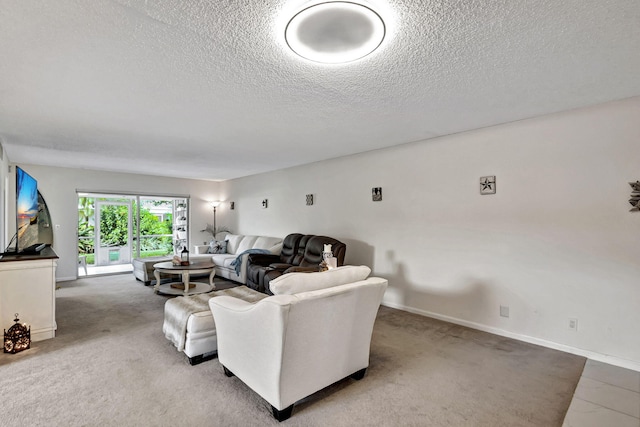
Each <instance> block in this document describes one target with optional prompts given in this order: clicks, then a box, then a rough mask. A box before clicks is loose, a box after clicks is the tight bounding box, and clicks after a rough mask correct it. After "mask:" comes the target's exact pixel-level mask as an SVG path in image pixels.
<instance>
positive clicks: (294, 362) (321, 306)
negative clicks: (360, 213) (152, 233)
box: [209, 266, 387, 421]
mask: <svg viewBox="0 0 640 427" xmlns="http://www.w3.org/2000/svg"><path fill="white" fill-rule="evenodd" d="M349 268H352V269H360V272H362V269H366V271H367V272H366V274H365V275H364V277H362V279H365V278H366V276H367V275H368V272H370V271H371V270H370V269H369V268H368V267H364V266H362V267H353V266H347V267H341V268H338V269H336V270H330V271H328V272H323V273H290V274H286V275H283V276H281V277H279V278H278V279H274V280H273V281H272V282H271V290H272V291H273V292H274V294H276V295H273V296H270V297H267V298H265V299H263V300H261V301H258V302H256V303H247V302H245V301H242V300H240V299H236V298H233V297H227V296H221V297H215V298H212V299H211V300H209V306H210V308H211V311H212V312H213V317H214V320H215V323H216V327H217V334H218V337H217V338H218V359H219V361H220V363H221V364H222V365H223V367H224V370H225V374H227V376H232V375H236V376H237V377H238V378H239V379H240V380H242V381H243V382H244V383H245V384H246V385H248V386H249V387H250V388H251V389H253V390H254V391H255V392H256V393H258V394H259V395H260V396H262V397H263V398H264V399H265V400H266V401H267V402H269V403H270V404H271V407H272V410H273V415H274V417H275V418H276V419H278V421H282V420H285V419H287V418H289V417H290V416H291V413H292V410H293V404H294V403H295V402H296V401H298V400H300V399H302V398H304V397H307V396H309V395H311V394H313V393H315V392H316V391H318V390H321V389H323V388H324V387H326V386H328V385H331V384H333V383H334V382H336V381H339V380H341V379H343V378H346V377H348V376H352V377H353V378H355V379H361V378H363V377H364V374H365V371H366V368H367V367H368V366H369V349H370V344H371V334H372V331H373V324H374V321H375V318H376V314H377V312H378V307H379V306H380V302H381V301H382V297H383V295H384V292H385V289H386V288H387V281H386V280H385V279H381V278H375V277H372V278H368V279H366V280H362V279H357V280H356V281H348V282H347V283H346V284H342V285H338V286H329V287H326V285H327V279H331V280H329V282H331V281H332V280H333V279H334V278H338V279H340V278H341V276H344V273H345V270H344V269H347V270H348V269H349ZM339 270H342V273H338V274H333V275H332V274H331V272H332V271H333V272H337V271H339ZM353 273H354V272H353V271H347V274H351V275H353ZM314 276H315V277H314ZM278 281H279V282H280V285H282V286H278V283H274V282H278ZM338 281H341V282H342V283H345V281H344V280H338ZM296 282H298V283H299V284H300V286H292V284H293V285H296ZM310 282H311V285H310V286H309V283H310ZM295 288H299V289H300V290H302V291H304V292H300V293H294V292H292V289H295ZM319 288H320V289H319ZM311 289H315V290H311ZM285 292H286V293H287V294H283V293H285ZM278 293H280V294H278Z"/></svg>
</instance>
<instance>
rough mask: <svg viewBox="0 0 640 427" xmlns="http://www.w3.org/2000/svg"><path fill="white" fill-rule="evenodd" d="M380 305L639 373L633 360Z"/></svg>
mask: <svg viewBox="0 0 640 427" xmlns="http://www.w3.org/2000/svg"><path fill="white" fill-rule="evenodd" d="M382 305H384V306H386V307H391V308H397V309H398V310H403V311H408V312H409V313H414V314H419V315H421V316H426V317H431V318H433V319H438V320H442V321H445V322H449V323H453V324H456V325H460V326H466V327H468V328H471V329H477V330H479V331H483V332H489V333H491V334H494V335H500V336H503V337H507V338H513V339H515V340H518V341H524V342H528V343H530V344H536V345H540V346H542V347H547V348H552V349H554V350H560V351H564V352H565V353H571V354H577V355H578V356H583V357H586V358H587V359H592V360H597V361H598V362H603V363H608V364H610V365H615V366H619V367H621V368H626V369H631V370H634V371H638V372H640V362H639V361H635V360H627V359H622V358H619V357H616V356H611V355H609V354H602V353H596V352H593V351H589V350H583V349H581V348H575V347H571V346H568V345H564V344H559V343H556V342H553V341H547V340H543V339H540V338H535V337H530V336H528V335H522V334H516V333H514V332H509V331H505V330H504V329H499V328H495V327H493V326H487V325H483V324H481V323H475V322H470V321H468V320H462V319H458V318H455V317H450V316H444V315H442V314H438V313H433V312H430V311H426V310H420V309H416V308H413V307H407V306H404V305H401V304H393V303H386V302H385V303H383V304H382Z"/></svg>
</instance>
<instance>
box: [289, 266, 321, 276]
mask: <svg viewBox="0 0 640 427" xmlns="http://www.w3.org/2000/svg"><path fill="white" fill-rule="evenodd" d="M318 271H320V266H319V265H318V266H315V267H311V266H308V267H300V266H297V265H294V266H293V267H289V268H287V269H286V270H285V272H284V273H285V274H287V273H317V272H318Z"/></svg>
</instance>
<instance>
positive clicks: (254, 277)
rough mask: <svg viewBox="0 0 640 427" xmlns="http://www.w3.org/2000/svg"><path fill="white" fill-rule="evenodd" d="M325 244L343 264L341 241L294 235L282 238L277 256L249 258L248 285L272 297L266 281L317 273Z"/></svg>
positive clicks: (343, 248)
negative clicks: (329, 246) (296, 274)
mask: <svg viewBox="0 0 640 427" xmlns="http://www.w3.org/2000/svg"><path fill="white" fill-rule="evenodd" d="M324 245H331V250H332V252H333V256H334V257H336V258H337V261H338V266H341V265H344V256H345V253H346V251H347V245H345V244H344V243H342V242H341V241H339V240H336V239H334V238H332V237H327V236H316V235H313V234H305V235H303V234H299V233H293V234H289V235H288V236H287V237H285V238H284V240H283V242H282V252H280V255H272V254H250V255H249V258H248V260H247V286H248V287H250V288H252V289H255V290H256V291H258V292H263V293H266V294H269V295H272V293H271V291H270V289H269V282H270V281H271V280H273V279H275V278H276V277H278V276H280V275H282V274H285V273H292V272H300V271H306V272H311V271H318V269H319V266H320V263H321V262H322V252H323V251H324Z"/></svg>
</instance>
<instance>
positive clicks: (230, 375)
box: [222, 365, 234, 377]
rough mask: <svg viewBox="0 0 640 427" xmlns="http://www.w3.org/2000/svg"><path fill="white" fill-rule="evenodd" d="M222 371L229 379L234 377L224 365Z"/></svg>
mask: <svg viewBox="0 0 640 427" xmlns="http://www.w3.org/2000/svg"><path fill="white" fill-rule="evenodd" d="M222 369H224V374H225V375H226V376H228V377H233V376H234V373H233V372H231V371H230V370H228V369H227V367H226V366H224V365H222Z"/></svg>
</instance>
